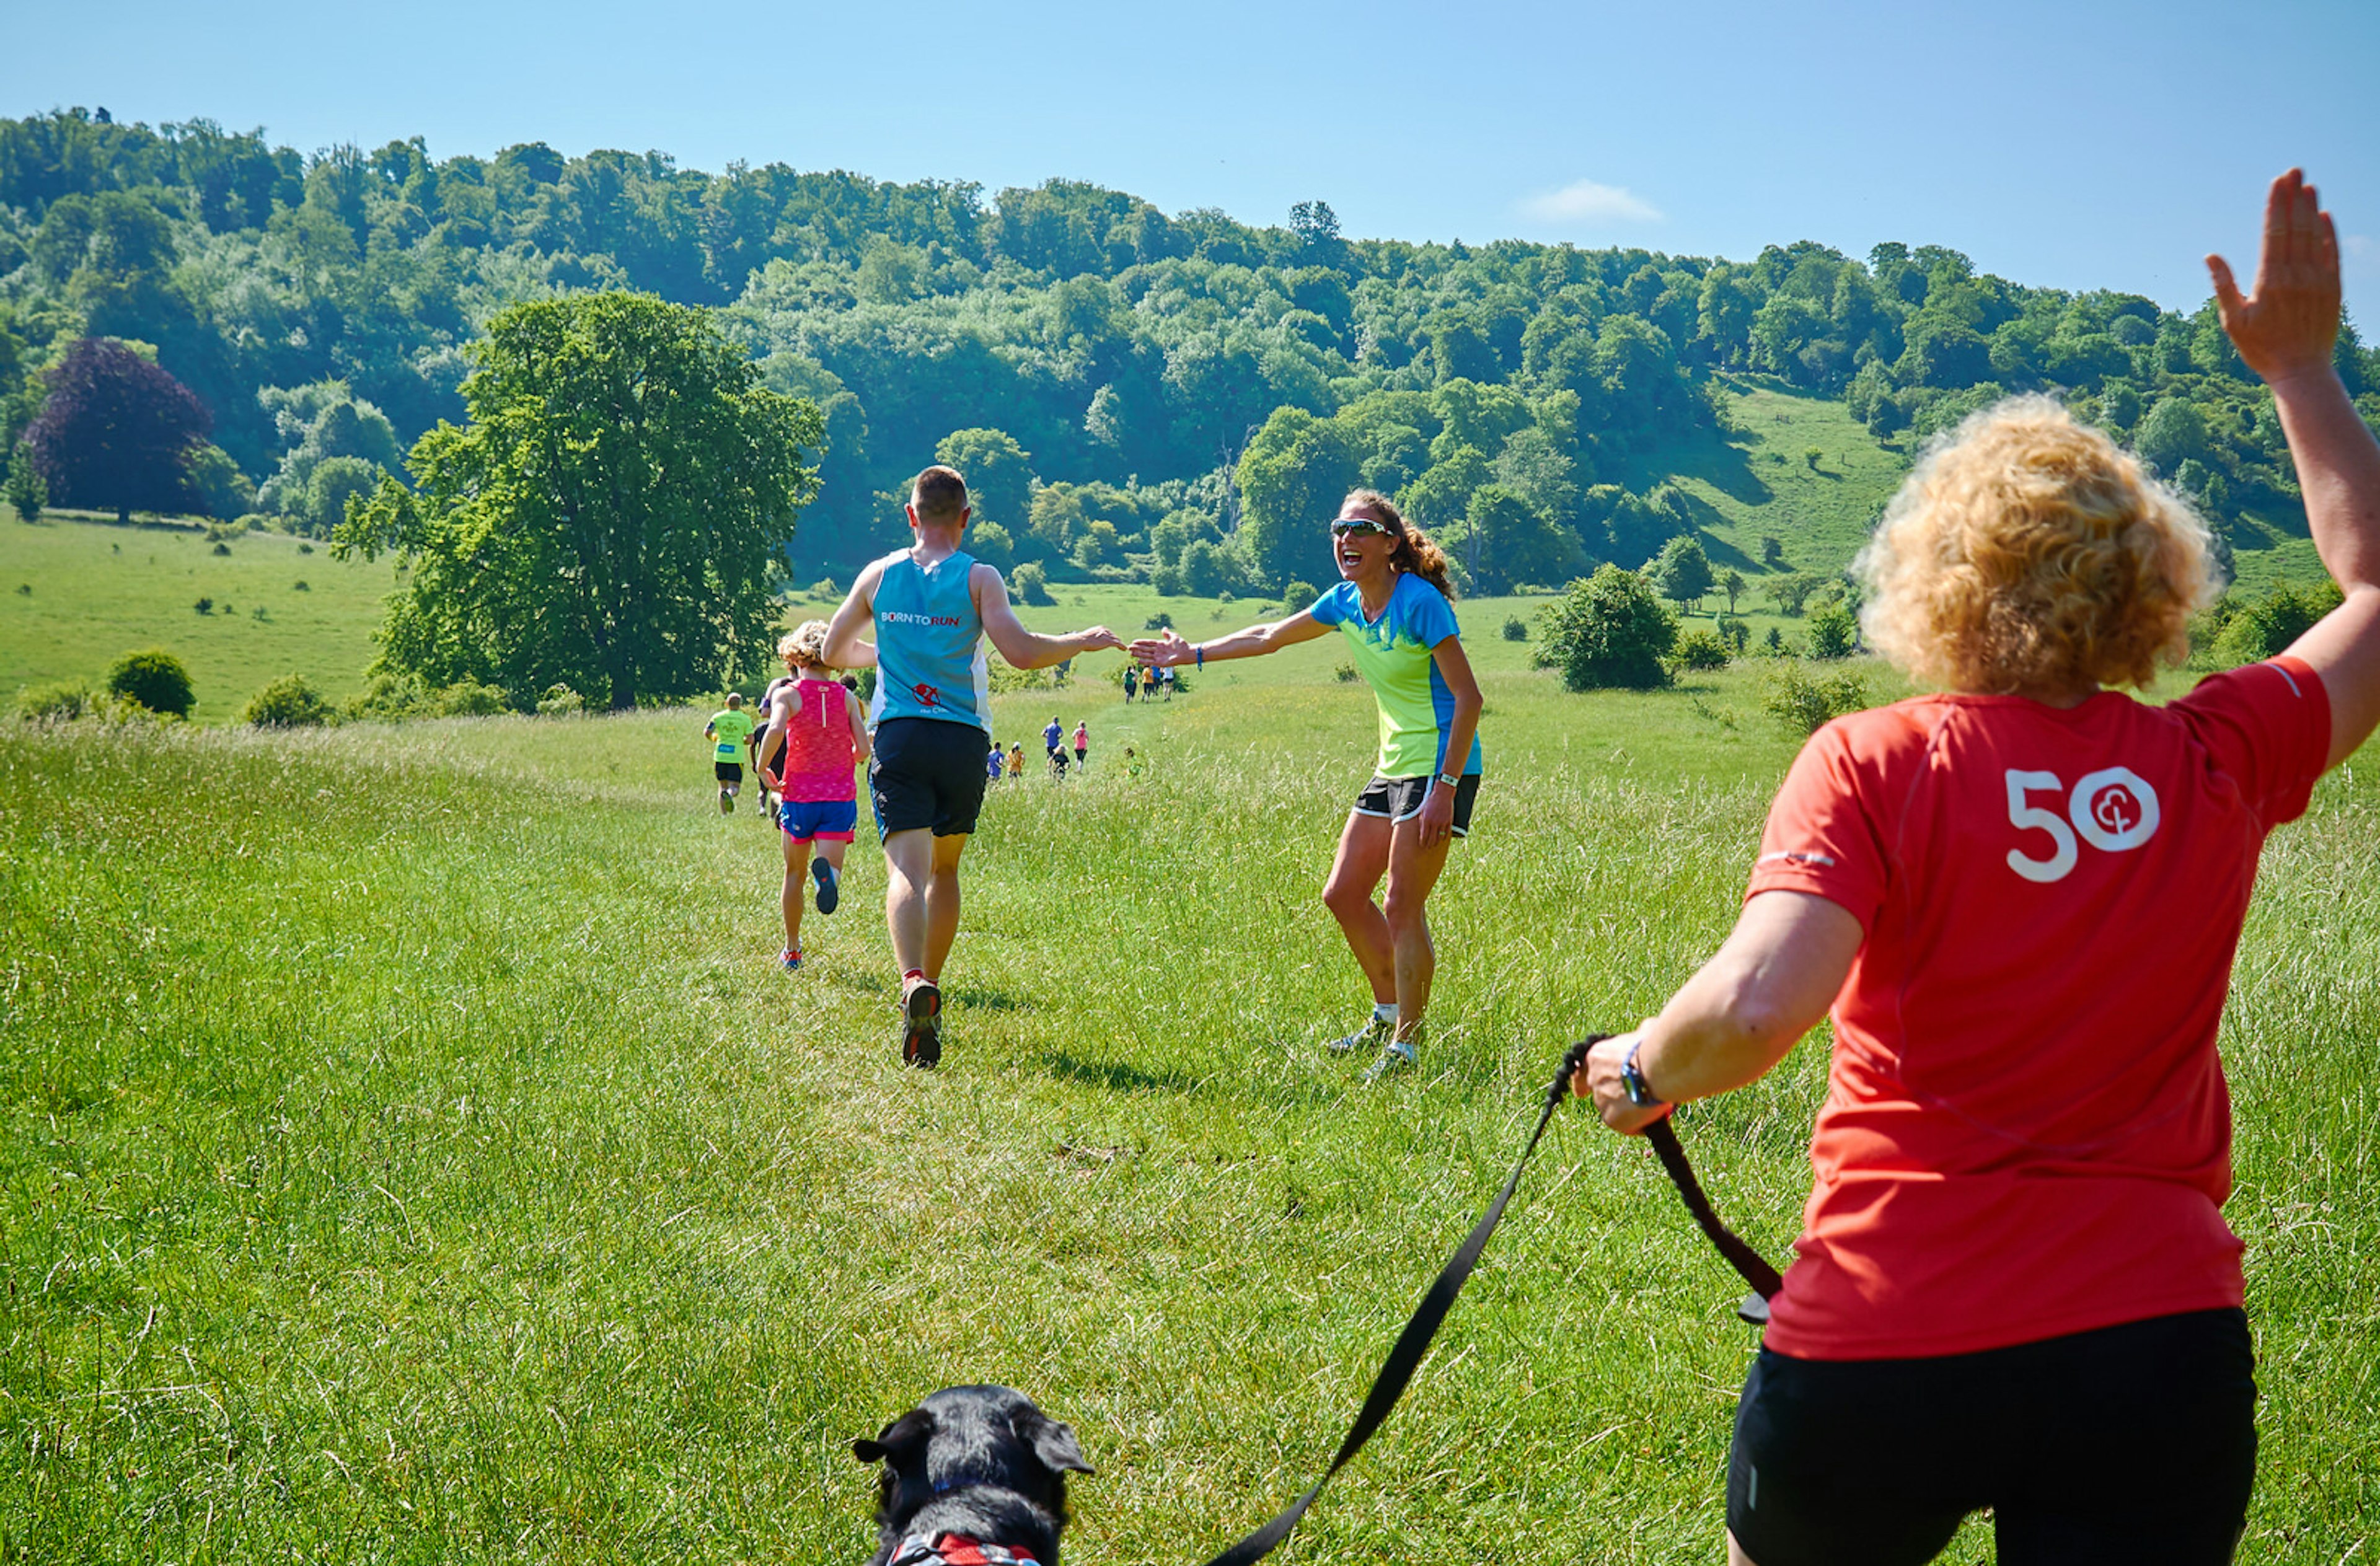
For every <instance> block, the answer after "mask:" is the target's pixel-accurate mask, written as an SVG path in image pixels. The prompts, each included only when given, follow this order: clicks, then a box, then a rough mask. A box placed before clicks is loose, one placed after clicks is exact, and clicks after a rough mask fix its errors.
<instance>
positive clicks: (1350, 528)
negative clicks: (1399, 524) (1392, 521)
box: [1330, 516, 1396, 539]
mask: <svg viewBox="0 0 2380 1566" xmlns="http://www.w3.org/2000/svg"><path fill="white" fill-rule="evenodd" d="M1350 533H1354V534H1357V535H1359V536H1361V535H1369V536H1371V537H1375V538H1382V539H1391V538H1394V537H1396V531H1395V529H1393V528H1390V526H1389V525H1388V524H1387V523H1385V522H1376V521H1374V520H1373V519H1372V518H1370V517H1368V516H1342V517H1341V518H1339V520H1338V521H1336V522H1333V523H1331V524H1330V536H1331V537H1332V538H1334V539H1343V538H1345V537H1346V536H1347V535H1348V534H1350Z"/></svg>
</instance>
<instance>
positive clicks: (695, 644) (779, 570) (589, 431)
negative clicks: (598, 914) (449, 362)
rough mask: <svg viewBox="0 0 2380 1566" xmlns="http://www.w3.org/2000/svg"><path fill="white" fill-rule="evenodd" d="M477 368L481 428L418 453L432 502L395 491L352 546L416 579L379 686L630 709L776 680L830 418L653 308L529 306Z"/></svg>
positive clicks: (385, 646)
mask: <svg viewBox="0 0 2380 1566" xmlns="http://www.w3.org/2000/svg"><path fill="white" fill-rule="evenodd" d="M471 356H472V358H473V361H474V363H475V365H476V368H475V369H474V370H473V372H472V374H471V376H470V377H469V379H468V380H467V381H466V382H464V383H463V396H464V401H465V405H466V407H468V410H469V419H468V423H466V424H464V425H463V426H461V427H459V428H458V427H456V426H454V425H450V424H442V425H440V426H439V427H438V428H437V429H435V430H433V431H431V432H430V433H429V434H427V435H425V436H423V437H422V439H421V440H420V441H419V443H417V444H416V445H415V446H414V448H413V454H412V457H411V467H412V471H413V475H414V478H415V480H416V481H417V482H418V483H419V485H420V492H419V494H418V495H417V494H415V493H414V492H411V491H408V490H407V488H406V487H405V485H403V484H402V483H399V482H398V481H397V480H395V479H394V478H385V477H384V478H383V479H382V480H380V481H379V484H378V487H377V488H376V489H375V490H373V491H372V492H371V493H370V496H369V497H368V498H361V499H358V501H357V502H355V503H354V504H351V505H350V506H349V507H348V509H347V516H346V520H345V521H344V522H343V523H342V524H341V525H340V527H339V528H338V530H337V532H336V534H335V538H336V540H337V550H338V552H340V553H342V554H345V553H347V552H361V553H363V554H364V555H365V556H367V557H370V556H371V555H373V554H374V553H376V552H380V551H382V550H383V549H394V550H395V551H396V552H399V554H400V555H401V556H402V557H403V558H404V559H405V560H406V561H407V564H410V565H411V567H412V570H411V572H410V574H409V577H408V578H407V581H406V583H405V585H404V587H403V588H402V589H400V590H399V591H398V592H397V594H396V595H395V598H394V599H393V600H392V601H391V605H390V609H389V615H388V620H387V623H386V625H384V626H383V629H382V632H381V654H380V662H379V663H378V664H377V665H376V666H375V667H376V668H377V669H380V670H383V671H385V672H389V673H394V674H415V675H419V676H420V677H421V678H422V679H423V680H424V681H426V682H427V683H428V684H430V685H432V686H447V685H452V684H455V683H456V682H458V681H462V680H467V679H468V680H476V681H480V682H481V683H484V684H488V685H492V686H498V687H500V688H502V689H503V690H504V691H505V692H506V694H507V695H508V696H509V697H511V698H513V699H514V700H515V701H516V703H522V704H525V703H527V702H528V701H530V700H533V699H534V698H535V697H536V695H537V694H538V693H540V692H542V691H544V690H545V689H547V688H548V687H549V686H553V685H555V684H562V685H566V686H570V687H571V688H572V689H574V690H578V691H585V692H589V693H596V692H603V693H608V700H609V703H610V705H611V706H612V707H613V709H615V710H616V709H620V708H625V707H632V706H635V705H636V704H637V702H638V701H639V700H640V699H645V698H653V699H662V700H667V699H673V698H683V697H687V696H691V695H694V694H696V693H697V692H699V691H705V690H713V689H717V688H718V687H719V686H721V685H722V683H723V682H724V681H725V679H726V677H727V676H728V674H729V673H730V671H731V669H733V668H735V667H738V666H740V667H743V668H754V667H759V666H760V664H761V662H762V660H763V659H764V658H765V654H766V649H767V644H768V639H769V637H770V634H771V626H772V625H773V623H774V620H775V617H776V613H777V605H776V603H775V601H774V597H773V594H774V592H775V591H776V589H778V588H780V587H781V586H782V585H783V571H784V559H785V557H784V554H783V549H784V545H785V543H786V541H787V540H789V539H790V538H791V537H792V536H793V532H794V519H795V512H796V511H797V510H798V508H799V507H800V506H801V505H802V504H804V503H805V502H807V500H808V499H809V498H810V496H811V495H812V494H813V493H814V492H815V491H816V487H817V470H816V468H815V467H814V466H812V465H811V464H810V463H808V462H807V461H806V460H805V457H806V455H807V454H808V453H810V452H814V451H815V450H816V449H817V448H818V446H819V444H820V440H821V438H822V437H823V434H824V430H825V425H824V421H823V419H821V418H820V415H819V412H818V410H817V408H815V407H812V406H811V405H810V404H808V403H806V402H802V401H799V400H797V399H795V398H792V397H787V396H784V395H781V394H779V393H776V392H772V391H770V390H768V389H767V388H766V387H764V386H762V385H761V384H759V380H760V375H759V369H758V367H757V366H755V365H754V364H753V363H752V361H751V360H750V359H749V358H747V356H746V355H745V354H744V352H743V351H742V350H741V349H740V348H738V347H737V346H735V345H734V344H733V343H730V342H729V341H728V340H727V339H726V338H725V337H724V336H723V335H722V334H721V333H720V331H719V329H718V326H717V324H716V322H714V320H713V319H712V317H711V315H710V312H708V311H706V310H698V309H694V308H690V307H687V306H683V305H673V304H670V303H668V302H667V301H665V300H662V299H658V298H655V297H652V296H650V295H649V294H637V293H630V292H626V291H613V292H607V293H601V294H583V295H576V296H572V297H566V298H560V299H551V300H543V301H540V302H536V303H531V304H523V305H516V306H514V307H512V308H511V309H510V310H505V311H504V312H503V313H501V314H499V315H498V316H497V317H496V318H495V319H494V320H493V321H492V322H489V325H488V335H487V337H486V339H485V340H484V341H483V342H482V343H480V344H479V345H477V346H475V347H474V348H473V349H472V350H471ZM334 460H335V459H334ZM739 661H740V664H739Z"/></svg>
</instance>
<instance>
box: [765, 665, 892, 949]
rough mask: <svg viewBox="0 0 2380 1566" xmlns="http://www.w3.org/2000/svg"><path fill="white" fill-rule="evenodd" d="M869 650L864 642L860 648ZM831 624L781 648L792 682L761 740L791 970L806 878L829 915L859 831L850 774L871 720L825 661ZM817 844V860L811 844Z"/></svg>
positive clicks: (777, 699)
mask: <svg viewBox="0 0 2380 1566" xmlns="http://www.w3.org/2000/svg"><path fill="white" fill-rule="evenodd" d="M862 645H865V644H862ZM825 650H826V622H825V621H823V620H811V621H808V622H807V623H806V624H804V625H801V626H799V627H798V628H797V629H795V631H794V633H793V634H792V635H791V636H789V637H785V639H784V640H783V641H781V642H779V643H778V644H777V651H778V653H779V654H780V655H781V656H782V657H783V659H784V661H785V667H786V668H787V669H789V670H791V671H792V672H793V674H795V679H794V680H793V681H792V683H790V684H787V685H783V686H778V687H777V689H776V693H775V694H774V695H773V696H772V697H771V698H770V700H769V711H768V718H767V723H768V728H767V731H766V732H765V733H764V734H762V736H761V739H760V751H759V754H760V781H761V785H762V786H763V787H765V788H774V789H775V790H776V791H777V795H778V803H777V823H778V825H779V826H780V827H781V828H782V829H783V839H784V844H785V884H784V890H783V894H782V897H781V903H782V905H783V911H784V916H785V950H784V952H783V954H782V955H780V956H779V958H778V959H777V960H778V962H779V964H780V965H783V967H784V968H785V969H786V971H788V972H791V971H792V970H793V969H795V968H797V967H799V966H801V963H802V876H803V873H804V871H806V870H807V872H808V874H809V875H810V876H811V877H812V878H813V879H814V880H817V882H818V909H819V912H820V913H821V914H832V913H833V912H834V910H835V904H837V903H838V902H840V901H841V899H842V887H841V877H842V874H843V856H844V854H846V853H848V852H849V851H850V848H851V839H852V834H853V833H854V832H856V830H857V828H858V825H859V794H858V788H857V785H856V783H854V781H853V769H854V768H856V766H857V765H858V764H859V763H860V762H862V761H865V760H867V759H868V721H867V718H866V715H865V714H864V713H863V711H862V710H861V708H860V704H859V698H858V697H857V696H856V695H855V694H854V693H852V692H851V691H849V690H846V689H844V686H842V685H841V684H840V683H839V682H837V681H836V680H835V678H834V677H833V673H832V671H831V670H830V669H828V667H827V666H826V664H825V663H823V662H820V659H821V657H822V656H823V655H824V653H825ZM814 842H815V843H816V844H818V856H817V857H816V858H812V857H811V856H810V844H812V843H814Z"/></svg>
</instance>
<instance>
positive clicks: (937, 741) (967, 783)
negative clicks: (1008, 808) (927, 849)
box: [868, 718, 990, 838]
mask: <svg viewBox="0 0 2380 1566" xmlns="http://www.w3.org/2000/svg"><path fill="white" fill-rule="evenodd" d="M984 745H985V740H984V737H983V731H982V730H981V729H979V728H977V727H976V725H974V724H973V723H953V722H946V721H944V720H942V719H940V718H887V719H885V720H884V721H883V722H880V723H879V724H877V725H876V751H875V754H874V755H873V756H872V757H870V758H869V759H868V797H869V798H870V799H871V800H872V801H873V802H874V804H875V806H876V835H877V836H878V837H880V838H883V837H890V836H891V835H892V833H894V832H914V831H916V830H917V829H918V828H920V827H925V828H929V829H931V830H932V832H933V834H934V835H935V836H936V837H958V836H961V835H963V834H965V833H966V832H973V831H975V819H976V817H977V814H979V813H980V812H981V811H982V809H983V788H984V784H985V783H989V782H990V778H989V777H987V776H986V775H985V768H984V763H983V747H984Z"/></svg>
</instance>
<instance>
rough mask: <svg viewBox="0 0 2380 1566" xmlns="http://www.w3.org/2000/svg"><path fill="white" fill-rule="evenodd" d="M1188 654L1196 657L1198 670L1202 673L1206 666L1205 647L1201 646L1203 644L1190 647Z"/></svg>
mask: <svg viewBox="0 0 2380 1566" xmlns="http://www.w3.org/2000/svg"><path fill="white" fill-rule="evenodd" d="M1190 656H1191V657H1193V658H1196V660H1197V661H1198V668H1199V670H1200V672H1201V673H1204V672H1205V670H1206V667H1207V649H1206V648H1205V647H1203V646H1199V647H1193V648H1192V649H1190Z"/></svg>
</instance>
